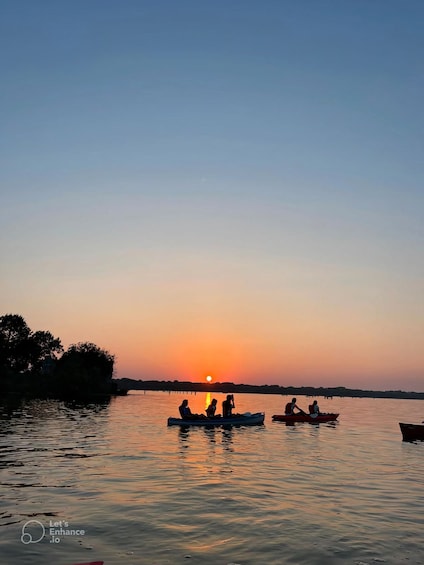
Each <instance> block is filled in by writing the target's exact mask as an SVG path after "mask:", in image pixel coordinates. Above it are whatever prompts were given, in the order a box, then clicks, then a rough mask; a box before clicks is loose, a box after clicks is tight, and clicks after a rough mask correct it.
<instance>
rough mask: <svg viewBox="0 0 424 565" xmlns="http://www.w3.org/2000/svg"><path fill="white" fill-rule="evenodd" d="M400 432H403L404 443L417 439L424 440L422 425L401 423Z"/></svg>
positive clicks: (423, 427)
mask: <svg viewBox="0 0 424 565" xmlns="http://www.w3.org/2000/svg"><path fill="white" fill-rule="evenodd" d="M399 426H400V431H401V432H402V439H403V441H415V440H416V439H422V440H424V425H421V424H404V423H403V422H399Z"/></svg>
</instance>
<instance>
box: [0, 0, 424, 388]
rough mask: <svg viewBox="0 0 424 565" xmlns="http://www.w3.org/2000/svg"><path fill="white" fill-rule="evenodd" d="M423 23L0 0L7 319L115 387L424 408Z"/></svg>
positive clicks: (303, 1) (210, 7)
mask: <svg viewBox="0 0 424 565" xmlns="http://www.w3.org/2000/svg"><path fill="white" fill-rule="evenodd" d="M423 21H424V4H423V3H422V2H421V0H420V1H415V0H408V2H402V1H401V0H397V1H393V0H373V1H369V0H342V1H340V0H296V1H292V0H290V1H287V0H261V1H258V0H231V1H229V0H213V1H209V0H204V1H199V0H179V1H178V2H177V1H175V0H155V1H154V2H150V1H145V0H119V1H118V0H90V1H87V0H72V1H71V2H65V1H60V2H58V1H57V0H37V1H33V0H0V64H1V66H0V68H1V88H0V236H1V237H0V263H1V277H0V315H4V314H8V313H12V314H20V315H22V316H23V317H24V318H25V320H26V322H27V324H28V325H29V327H30V328H31V329H32V330H34V331H36V330H48V331H50V332H51V333H53V335H54V336H55V337H59V338H60V339H61V341H62V344H63V345H64V347H65V348H67V347H68V346H69V345H70V344H73V343H78V342H82V341H89V342H92V343H95V344H96V345H98V346H99V347H101V348H104V349H106V350H108V351H109V352H110V353H112V354H113V355H115V358H116V364H115V369H116V376H117V377H130V378H134V379H159V380H174V379H178V380H192V381H203V380H204V379H205V377H206V375H211V376H212V377H213V379H214V380H215V381H221V382H223V381H231V382H235V383H250V384H270V385H271V384H279V385H281V386H346V387H350V388H366V389H374V390H393V389H396V390H397V389H401V390H415V391H424V331H423V329H424V300H423V291H424V251H423V250H424V217H423V216H424V186H423V179H424V165H423V163H424V160H423V141H424V135H423V134H424V114H423V111H422V102H423V100H424V73H423V70H424V68H423V60H424V35H423V33H422V22H423Z"/></svg>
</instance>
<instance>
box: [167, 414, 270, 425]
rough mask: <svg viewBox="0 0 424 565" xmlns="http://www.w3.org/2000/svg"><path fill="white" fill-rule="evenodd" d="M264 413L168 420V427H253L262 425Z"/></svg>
mask: <svg viewBox="0 0 424 565" xmlns="http://www.w3.org/2000/svg"><path fill="white" fill-rule="evenodd" d="M264 420H265V412H256V413H255V414H250V413H249V412H247V413H246V414H235V415H234V416H232V417H231V418H219V417H215V418H198V419H196V420H183V419H182V418H168V426H255V425H258V424H263V423H264Z"/></svg>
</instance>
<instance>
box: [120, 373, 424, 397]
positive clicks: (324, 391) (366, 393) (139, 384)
mask: <svg viewBox="0 0 424 565" xmlns="http://www.w3.org/2000/svg"><path fill="white" fill-rule="evenodd" d="M114 381H115V382H116V383H117V384H118V386H119V388H121V389H126V390H157V391H180V392H184V391H187V392H223V393H256V394H279V395H283V396H284V395H288V396H296V395H300V396H323V397H327V398H332V397H350V398H355V397H358V398H398V399H411V400H424V392H411V391H409V392H406V391H402V390H386V391H378V390H361V389H352V388H346V387H343V386H339V387H306V386H302V387H294V386H288V387H283V386H279V385H245V384H235V383H229V382H225V383H219V382H216V383H193V382H190V381H176V380H174V381H155V380H147V381H144V380H135V379H128V378H120V379H114Z"/></svg>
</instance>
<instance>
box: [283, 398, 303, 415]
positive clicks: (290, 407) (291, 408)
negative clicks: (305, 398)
mask: <svg viewBox="0 0 424 565" xmlns="http://www.w3.org/2000/svg"><path fill="white" fill-rule="evenodd" d="M296 402H297V400H296V398H292V400H291V402H287V404H286V408H285V410H284V412H285V414H286V416H294V414H305V412H304V411H303V410H302V408H299V406H298V405H297V404H296ZM295 410H297V412H295Z"/></svg>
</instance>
